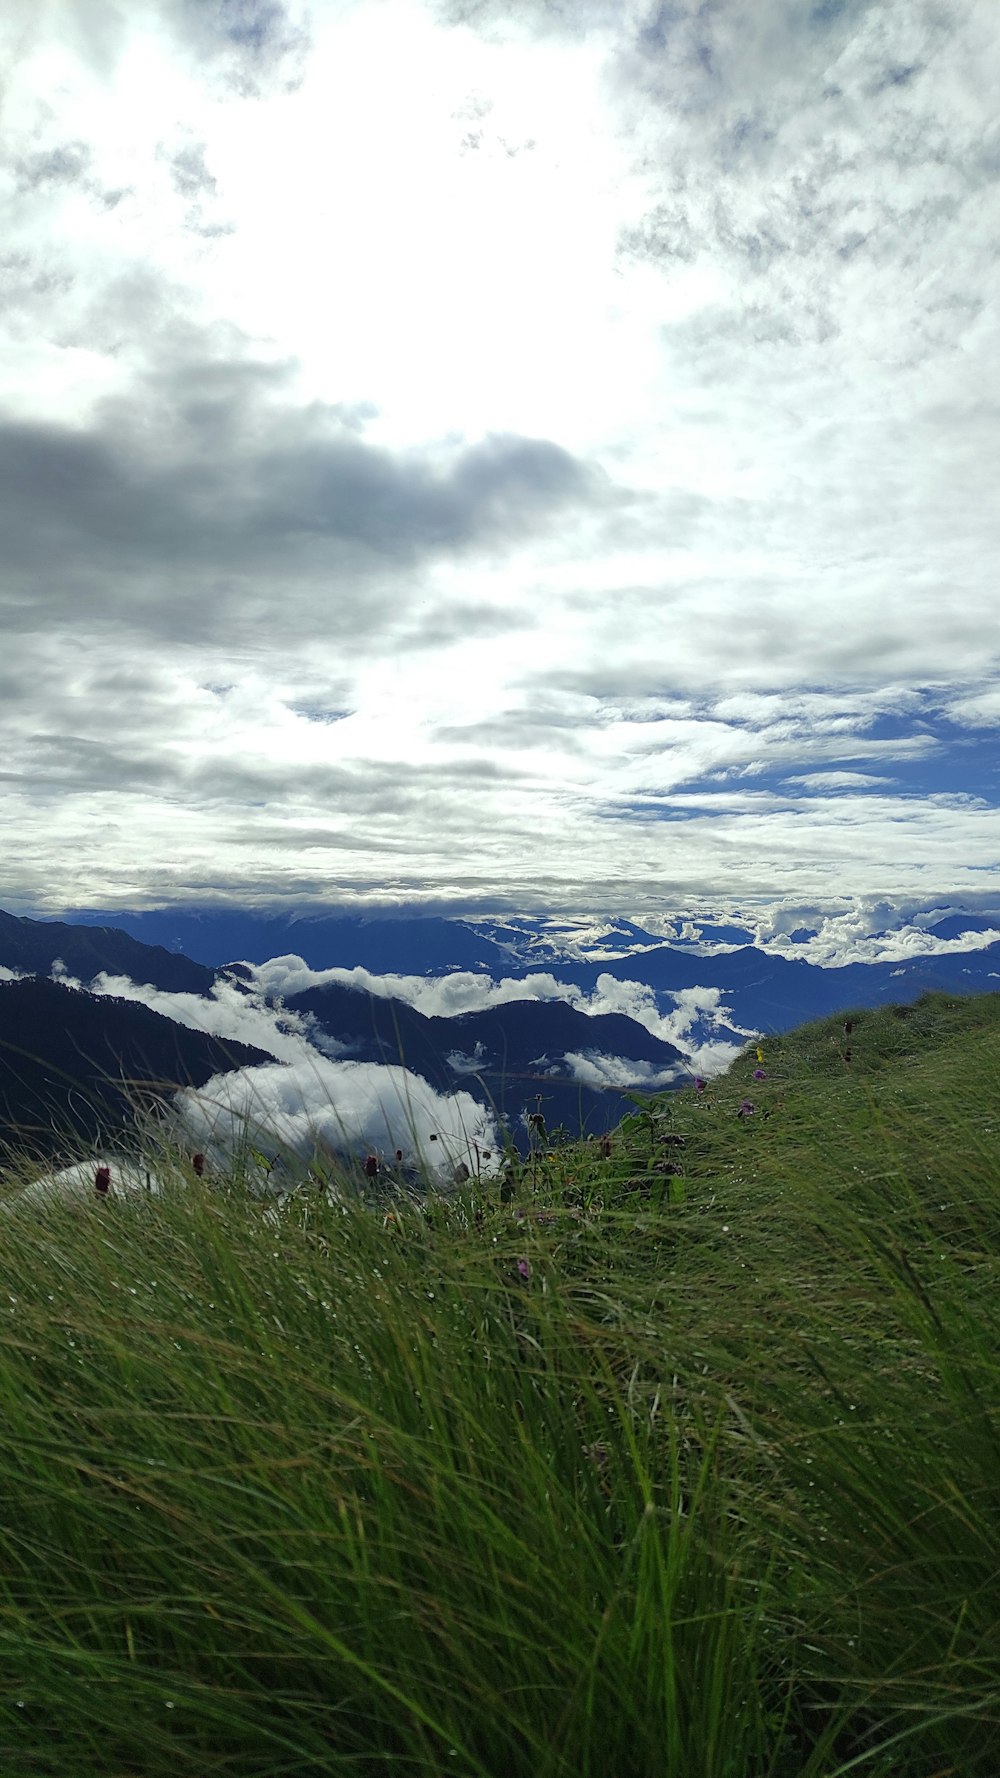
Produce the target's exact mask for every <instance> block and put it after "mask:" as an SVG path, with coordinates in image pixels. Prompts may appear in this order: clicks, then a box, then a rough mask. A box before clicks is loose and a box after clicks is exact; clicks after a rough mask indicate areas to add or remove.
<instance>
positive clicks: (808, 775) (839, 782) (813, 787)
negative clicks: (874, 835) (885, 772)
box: [785, 772, 892, 791]
mask: <svg viewBox="0 0 1000 1778" xmlns="http://www.w3.org/2000/svg"><path fill="white" fill-rule="evenodd" d="M785 783H786V784H801V785H802V788H803V790H809V791H824V790H877V789H878V788H879V786H881V785H885V784H891V783H892V779H891V778H879V777H876V776H875V774H874V773H873V772H799V773H796V774H795V775H794V776H792V777H790V778H786V779H785Z"/></svg>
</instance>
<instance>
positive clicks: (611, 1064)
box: [566, 1050, 688, 1093]
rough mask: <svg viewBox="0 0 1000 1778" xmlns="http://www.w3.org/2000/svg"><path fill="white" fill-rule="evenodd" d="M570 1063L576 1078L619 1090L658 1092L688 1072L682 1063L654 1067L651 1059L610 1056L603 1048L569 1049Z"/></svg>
mask: <svg viewBox="0 0 1000 1778" xmlns="http://www.w3.org/2000/svg"><path fill="white" fill-rule="evenodd" d="M566 1063H567V1065H568V1067H569V1070H570V1072H571V1074H572V1076H573V1079H574V1080H578V1081H580V1083H581V1084H582V1085H583V1086H585V1087H594V1088H596V1089H597V1090H598V1091H601V1090H605V1089H609V1088H610V1089H613V1090H614V1091H616V1092H629V1091H632V1090H634V1091H635V1092H640V1093H655V1092H658V1091H660V1090H661V1089H662V1088H665V1087H669V1086H673V1084H674V1082H675V1081H677V1080H679V1079H681V1078H682V1077H684V1076H686V1075H687V1073H688V1070H687V1069H685V1068H682V1067H680V1066H678V1067H674V1068H654V1067H653V1065H652V1063H650V1062H636V1061H632V1060H631V1059H630V1058H629V1057H627V1056H606V1055H602V1054H601V1052H600V1051H599V1050H582V1051H570V1050H567V1052H566Z"/></svg>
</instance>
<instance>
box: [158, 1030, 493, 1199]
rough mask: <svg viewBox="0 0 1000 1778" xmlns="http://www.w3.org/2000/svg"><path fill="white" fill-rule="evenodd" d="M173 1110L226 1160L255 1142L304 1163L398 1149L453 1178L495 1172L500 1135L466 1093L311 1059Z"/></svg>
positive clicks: (208, 1091) (186, 1099)
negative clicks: (317, 1157)
mask: <svg viewBox="0 0 1000 1778" xmlns="http://www.w3.org/2000/svg"><path fill="white" fill-rule="evenodd" d="M176 1107H177V1110H178V1112H179V1114H180V1116H181V1118H182V1120H183V1123H184V1125H185V1127H186V1129H187V1130H188V1132H189V1133H190V1136H191V1140H192V1142H194V1143H197V1145H198V1146H199V1147H200V1148H202V1149H204V1150H205V1152H206V1153H215V1154H220V1155H224V1154H229V1153H232V1152H234V1151H238V1150H239V1149H240V1148H241V1146H243V1145H245V1143H246V1142H247V1141H248V1140H249V1141H250V1142H259V1143H264V1144H267V1143H268V1142H270V1143H271V1144H272V1145H273V1144H274V1143H275V1142H277V1143H279V1144H280V1146H281V1147H282V1148H283V1149H287V1150H288V1151H290V1152H291V1153H292V1154H295V1155H298V1156H301V1157H302V1158H303V1159H308V1158H310V1157H311V1156H313V1155H314V1154H316V1153H317V1151H318V1152H319V1153H321V1154H322V1153H329V1152H334V1153H343V1152H344V1151H345V1150H346V1151H348V1152H353V1153H355V1154H362V1153H374V1154H376V1155H379V1156H380V1157H382V1158H383V1159H388V1160H391V1159H392V1157H393V1155H394V1154H395V1151H396V1150H397V1149H400V1148H401V1149H402V1150H403V1154H404V1157H405V1159H406V1160H407V1161H408V1162H414V1163H416V1164H417V1165H418V1166H419V1167H420V1168H421V1169H422V1170H424V1171H425V1172H426V1173H428V1174H430V1175H437V1174H441V1175H443V1176H450V1175H451V1174H452V1172H453V1170H454V1168H455V1166H456V1164H457V1163H458V1162H464V1163H465V1165H466V1166H467V1167H468V1168H469V1170H470V1172H475V1171H477V1170H480V1171H485V1172H493V1171H495V1170H496V1168H497V1165H498V1150H499V1140H498V1136H497V1131H496V1127H495V1125H494V1123H493V1120H492V1118H491V1116H490V1115H489V1113H488V1112H487V1111H485V1110H484V1108H483V1106H481V1105H479V1104H478V1103H477V1101H476V1100H475V1099H473V1098H472V1097H471V1096H470V1095H469V1094H468V1093H462V1092H459V1093H455V1094H453V1095H450V1096H448V1097H445V1096H443V1095H441V1094H439V1093H436V1092H435V1091H434V1090H433V1088H432V1087H430V1086H429V1085H428V1083H427V1082H426V1081H425V1080H422V1079H421V1078H420V1076H419V1075H416V1074H410V1073H409V1072H408V1071H407V1070H406V1069H405V1068H383V1067H380V1066H379V1065H378V1064H377V1063H374V1062H328V1061H326V1060H325V1059H324V1058H323V1057H321V1056H315V1057H314V1058H313V1059H312V1061H310V1062H308V1063H305V1062H297V1063H293V1064H291V1065H286V1066H282V1065H281V1064H278V1063H275V1064H274V1065H273V1066H271V1065H267V1066H264V1067H260V1068H241V1069H238V1070H236V1071H234V1072H233V1073H232V1074H222V1075H216V1076H215V1078H214V1079H213V1080H210V1081H209V1082H208V1083H207V1085H206V1086H204V1087H202V1088H200V1089H199V1090H194V1089H190V1090H188V1091H186V1092H184V1093H180V1094H178V1097H177V1100H176ZM486 1151H489V1155H488V1158H487V1159H486V1160H485V1161H484V1159H483V1156H484V1153H485V1152H486Z"/></svg>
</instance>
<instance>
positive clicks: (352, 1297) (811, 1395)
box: [0, 996, 1000, 1778]
mask: <svg viewBox="0 0 1000 1778" xmlns="http://www.w3.org/2000/svg"><path fill="white" fill-rule="evenodd" d="M847 1051H849V1052H850V1055H849V1058H848V1057H847V1053H846V1052H847ZM998 1059H1000V997H994V996H988V997H984V998H981V999H976V1000H968V1001H964V1000H963V1001H961V1002H959V1003H957V1004H952V1003H950V1002H948V1001H946V1000H944V999H942V998H941V997H929V998H928V999H927V1000H925V1001H923V1002H921V1003H919V1004H918V1006H917V1007H916V1008H914V1009H912V1011H911V1012H909V1013H908V1014H906V1015H903V1016H897V1014H896V1013H894V1012H893V1010H892V1009H889V1010H886V1011H879V1012H869V1013H859V1014H857V1015H855V1029H854V1031H853V1032H852V1033H851V1035H850V1036H849V1037H847V1036H845V1034H844V1032H843V1031H842V1029H841V1022H840V1021H839V1020H838V1021H836V1022H834V1023H827V1024H822V1025H816V1026H811V1027H806V1028H804V1029H802V1030H801V1031H799V1032H796V1033H793V1034H792V1035H791V1036H789V1037H785V1038H782V1039H780V1040H777V1039H776V1040H769V1041H768V1042H767V1043H766V1045H765V1055H764V1061H763V1063H762V1064H758V1063H757V1060H756V1057H755V1056H754V1055H753V1053H752V1052H750V1053H749V1054H748V1056H747V1057H746V1058H744V1059H743V1060H741V1061H740V1062H739V1063H738V1064H737V1065H736V1066H735V1068H734V1069H733V1070H732V1071H731V1074H730V1075H728V1076H727V1077H726V1078H725V1079H724V1080H723V1081H721V1082H716V1083H713V1085H712V1087H711V1088H710V1089H709V1090H708V1091H707V1092H705V1093H703V1094H697V1093H695V1092H694V1091H690V1092H684V1093H682V1094H680V1095H677V1096H675V1097H673V1098H670V1099H664V1100H661V1101H654V1102H651V1104H650V1108H649V1109H648V1110H647V1111H637V1114H636V1116H635V1118H633V1119H630V1120H629V1122H628V1124H627V1125H626V1126H624V1127H623V1130H622V1132H621V1133H620V1134H619V1136H618V1137H617V1138H616V1140H615V1143H614V1146H613V1150H612V1154H611V1156H610V1158H605V1157H604V1156H602V1155H601V1153H600V1151H599V1149H598V1148H597V1146H596V1145H593V1144H591V1145H588V1146H587V1147H585V1148H581V1147H579V1146H573V1145H569V1146H567V1147H565V1148H562V1147H560V1148H556V1149H554V1150H552V1151H551V1152H549V1153H545V1154H541V1155H539V1156H538V1157H536V1159H535V1160H534V1161H533V1162H532V1164H531V1165H530V1166H529V1167H527V1168H526V1169H524V1171H523V1174H522V1177H521V1178H520V1180H519V1182H518V1186H517V1191H516V1196H515V1200H514V1202H512V1203H506V1204H502V1203H500V1201H499V1191H498V1188H497V1187H496V1186H489V1185H486V1184H485V1183H484V1185H483V1186H482V1187H481V1188H479V1187H476V1188H475V1189H473V1190H469V1191H468V1192H467V1193H466V1194H465V1195H463V1196H461V1197H459V1198H457V1199H455V1200H453V1201H450V1202H441V1201H437V1202H434V1201H431V1202H429V1204H428V1206H427V1207H426V1208H425V1209H423V1210H420V1209H418V1208H417V1207H415V1206H412V1205H405V1206H404V1205H402V1204H399V1205H397V1206H396V1207H395V1209H394V1211H393V1213H392V1216H391V1218H389V1219H386V1218H384V1217H383V1215H382V1214H381V1213H378V1214H376V1213H373V1211H372V1210H371V1209H370V1208H365V1207H364V1206H363V1205H362V1204H360V1203H357V1202H354V1201H351V1200H348V1201H345V1202H344V1203H341V1204H336V1203H331V1202H328V1201H327V1200H326V1199H325V1198H324V1197H322V1196H319V1195H318V1194H316V1195H313V1196H311V1197H310V1196H308V1195H306V1194H305V1193H300V1194H297V1195H296V1196H295V1197H293V1198H292V1199H291V1200H290V1201H289V1202H288V1204H287V1205H285V1206H284V1207H283V1208H282V1209H281V1210H280V1212H277V1213H276V1212H275V1211H273V1210H270V1211H269V1210H267V1209H266V1208H265V1207H264V1206H263V1205H261V1204H260V1203H259V1202H257V1201H256V1200H254V1198H253V1197H252V1196H250V1195H248V1194H247V1193H246V1192H245V1191H243V1190H242V1189H241V1187H240V1185H239V1182H238V1181H235V1180H234V1181H231V1182H228V1183H223V1184H218V1183H216V1184H215V1185H214V1186H213V1187H211V1188H208V1187H205V1186H204V1185H202V1184H199V1183H198V1182H196V1181H194V1180H192V1179H191V1178H189V1177H184V1176H183V1175H182V1173H181V1171H180V1169H178V1171H177V1176H176V1178H175V1179H174V1181H173V1182H172V1183H170V1184H169V1185H168V1189H166V1191H165V1192H164V1194H163V1195H162V1196H161V1197H159V1198H153V1199H149V1200H143V1199H134V1200H125V1199H118V1200H117V1201H115V1200H113V1201H109V1202H101V1203H99V1202H97V1201H96V1200H95V1201H94V1202H89V1201H88V1202H84V1203H79V1204H75V1205H74V1204H65V1205H56V1206H39V1205H38V1204H34V1205H32V1206H30V1207H28V1206H27V1205H25V1206H22V1207H18V1205H17V1203H16V1202H15V1201H11V1202H10V1203H9V1204H8V1206H7V1209H6V1212H5V1216H4V1223H3V1229H4V1236H5V1239H4V1259H3V1281H2V1285H0V1408H2V1412H0V1491H2V1498H3V1501H4V1507H3V1512H2V1531H0V1543H2V1562H0V1638H2V1642H3V1660H2V1662H0V1771H2V1772H3V1773H4V1775H5V1778H6V1775H7V1774H10V1775H11V1778H20V1775H21V1774H24V1775H25V1778H26V1775H28V1774H40V1775H43V1778H47V1775H49V1774H51V1778H56V1775H57V1774H58V1778H68V1775H70V1774H71V1775H72V1778H98V1775H100V1778H124V1775H125V1774H129V1775H130V1778H140V1775H142V1778H161V1775H162V1778H167V1775H168V1774H170V1775H171V1778H175V1775H178V1774H190V1775H191V1778H195V1775H197V1778H207V1775H208V1774H232V1775H233V1778H255V1775H259V1778H272V1774H279V1773H282V1774H284V1773H288V1774H292V1773H294V1774H297V1775H300V1778H321V1775H322V1778H327V1775H333V1774H338V1775H339V1774H345V1775H346V1774H349V1773H350V1774H356V1773H358V1772H362V1773H368V1772H372V1773H378V1772H383V1771H397V1770H398V1771H408V1772H414V1773H422V1774H437V1773H456V1774H459V1775H460V1778H471V1775H472V1774H475V1775H477V1778H501V1775H503V1778H507V1775H508V1774H509V1775H511V1778H522V1775H523V1778H570V1775H573V1778H575V1775H576V1774H583V1775H584V1778H612V1775H613V1778H653V1775H654V1774H655V1775H659V1774H663V1773H669V1774H675V1775H676V1778H688V1775H692V1778H694V1775H700V1774H704V1778H835V1775H836V1774H840V1773H844V1774H846V1773H847V1772H860V1773H866V1774H870V1775H875V1778H888V1775H889V1774H892V1775H893V1778H945V1775H946V1774H953V1775H954V1778H996V1773H997V1772H998V1771H1000V1645H998V1641H997V1632H996V1623H997V1620H998V1617H1000V1357H998V1354H1000V1298H998V1294H997V1289H996V1284H997V1270H998V1253H1000V1191H998V1186H997V1177H998V1168H997V1162H996V1134H995V1131H996V1126H997V1124H1000V1091H998V1087H997V1079H998V1076H997V1062H998ZM758 1066H760V1067H762V1068H763V1072H764V1074H765V1075H766V1079H762V1080H757V1079H754V1078H753V1071H754V1069H755V1068H756V1067H758ZM744 1100H750V1101H752V1104H753V1111H752V1112H749V1113H745V1114H744V1115H743V1116H740V1114H739V1108H740V1105H741V1102H742V1101H744ZM678 1139H679V1140H678ZM674 1169H680V1170H679V1171H675V1170H674Z"/></svg>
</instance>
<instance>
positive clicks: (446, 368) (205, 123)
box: [0, 0, 1000, 929]
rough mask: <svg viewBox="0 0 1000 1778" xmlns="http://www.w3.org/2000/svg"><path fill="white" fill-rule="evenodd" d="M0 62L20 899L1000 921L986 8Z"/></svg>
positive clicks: (435, 25)
mask: <svg viewBox="0 0 1000 1778" xmlns="http://www.w3.org/2000/svg"><path fill="white" fill-rule="evenodd" d="M0 63H2V81H0V92H2V109H0V156H2V165H0V206H2V227H0V292H2V301H0V535H2V537H3V550H2V571H0V605H2V618H0V622H2V631H3V634H2V653H0V766H2V772H0V784H2V790H0V811H2V816H3V833H4V846H3V853H4V862H3V867H2V871H0V902H2V904H3V905H4V906H6V907H9V908H12V909H14V910H16V911H22V912H38V913H42V914H49V915H56V914H58V913H60V912H62V911H65V910H67V909H71V908H79V907H92V908H103V909H107V910H108V911H109V912H111V913H113V912H114V911H115V910H116V909H121V910H125V909H132V910H141V909H143V908H152V907H157V906H164V905H167V906H169V905H171V904H177V905H178V906H180V905H184V906H192V905H198V904H206V905H207V904H218V903H228V904H231V905H245V906H248V907H249V906H254V907H263V906H270V907H275V908H290V907H298V906H305V905H319V904H324V905H326V906H328V907H330V908H335V907H344V908H348V907H361V908H364V907H371V908H379V907H387V906H392V905H396V904H399V905H406V906H407V907H414V908H419V907H432V906H433V907H434V908H435V909H437V910H438V911H440V910H441V909H448V908H455V909H476V908H491V907H508V908H517V907H519V906H531V907H535V908H539V907H540V908H550V909H553V910H557V911H559V912H565V913H570V912H573V911H574V910H580V911H585V910H589V909H611V910H615V911H617V912H636V911H640V910H647V911H652V912H654V913H655V912H656V911H660V912H662V913H664V914H673V913H676V912H678V911H684V910H690V909H695V910H696V909H706V908H713V909H717V910H721V911H724V910H726V909H727V908H732V907H735V906H741V907H746V905H747V904H748V902H751V901H753V902H755V903H756V904H758V905H764V906H772V907H774V908H775V909H777V910H778V913H777V915H776V920H777V925H778V928H779V929H780V927H781V920H782V916H781V910H782V909H784V908H791V907H799V906H803V905H808V906H818V905H823V904H829V905H830V906H831V907H838V908H842V907H844V906H847V905H848V904H850V903H851V901H852V899H858V900H859V901H860V902H861V903H865V902H866V901H867V904H868V905H870V904H871V903H872V900H873V898H887V897H888V898H896V901H897V902H898V903H899V905H901V906H902V905H906V904H911V905H913V906H922V907H929V906H932V905H934V903H935V901H947V902H948V904H949V905H951V903H953V902H954V903H959V904H961V905H968V906H972V907H975V906H981V905H985V904H986V903H987V902H990V901H991V899H992V901H994V902H995V901H996V892H997V887H998V885H997V870H998V863H1000V816H998V761H1000V749H998V724H1000V676H998V662H1000V628H998V622H997V615H996V614H997V609H998V600H997V595H996V586H995V582H996V563H997V560H998V548H997V545H998V541H1000V539H998V530H1000V506H998V503H997V500H996V497H995V486H994V483H995V466H996V463H997V461H1000V416H998V411H997V407H996V402H995V398H994V395H993V390H994V388H995V387H996V386H997V383H998V381H1000V340H998V328H997V300H996V291H997V288H998V278H997V273H998V259H1000V246H998V242H1000V113H998V112H997V109H996V104H995V95H996V92H997V90H1000V17H998V14H997V10H996V6H995V0H950V3H948V4H943V3H942V0H669V3H664V0H611V3H608V4H605V3H604V0H496V3H494V0H311V3H310V4H309V5H305V4H299V0H87V5H86V6H85V7H81V6H80V4H79V0H6V4H5V5H4V7H3V9H2V16H0ZM786 924H787V922H786Z"/></svg>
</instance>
